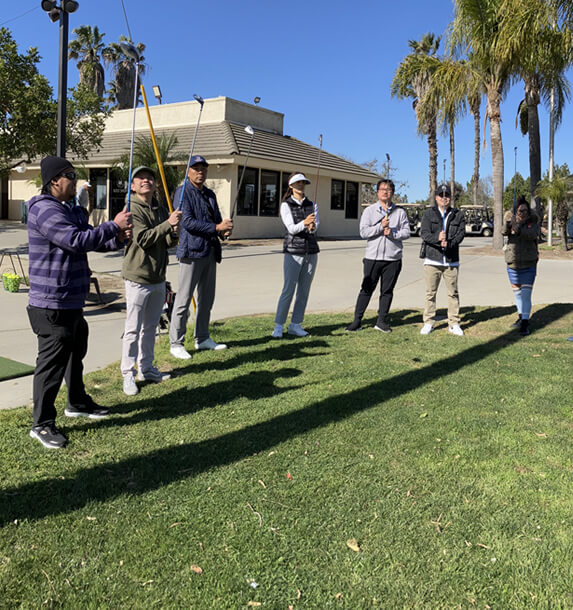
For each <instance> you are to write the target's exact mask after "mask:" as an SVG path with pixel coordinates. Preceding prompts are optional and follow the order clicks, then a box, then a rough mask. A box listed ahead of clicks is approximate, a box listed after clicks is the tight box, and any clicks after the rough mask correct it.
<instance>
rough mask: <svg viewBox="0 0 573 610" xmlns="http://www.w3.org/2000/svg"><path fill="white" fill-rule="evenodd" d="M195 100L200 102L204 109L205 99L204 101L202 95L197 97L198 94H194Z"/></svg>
mask: <svg viewBox="0 0 573 610" xmlns="http://www.w3.org/2000/svg"><path fill="white" fill-rule="evenodd" d="M193 98H194V99H195V100H196V101H197V102H199V103H200V104H201V108H203V104H204V103H205V100H204V99H203V98H202V97H201V96H200V95H197V93H194V94H193Z"/></svg>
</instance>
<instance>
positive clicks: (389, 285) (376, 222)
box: [346, 178, 410, 333]
mask: <svg viewBox="0 0 573 610" xmlns="http://www.w3.org/2000/svg"><path fill="white" fill-rule="evenodd" d="M376 190H377V194H378V201H377V202H376V203H373V204H372V205H370V206H368V207H367V208H366V209H365V210H364V212H363V214H362V217H361V218H360V237H362V239H366V253H365V255H364V259H363V261H362V262H363V264H364V278H363V280H362V286H361V287H360V292H359V293H358V299H357V300H356V307H355V309H354V320H353V321H352V323H351V324H350V325H349V326H347V328H346V330H347V331H355V330H361V329H362V317H363V316H364V312H365V311H366V308H367V307H368V303H370V297H371V296H372V293H373V292H374V290H376V286H377V285H378V281H380V301H379V304H378V319H377V321H376V325H375V326H374V328H375V329H376V330H379V331H381V332H383V333H391V332H392V329H391V328H390V325H389V324H388V319H387V318H388V311H389V310H390V305H391V304H392V297H393V295H394V286H396V282H397V281H398V276H399V275H400V271H401V269H402V248H403V244H402V242H403V241H404V240H405V239H408V237H410V223H409V222H408V216H407V215H406V212H405V211H404V209H403V208H400V207H398V206H396V205H395V204H393V203H392V197H393V196H394V183H393V182H392V180H389V179H387V178H384V179H382V180H380V181H379V182H378V184H377V185H376Z"/></svg>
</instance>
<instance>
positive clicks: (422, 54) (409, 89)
mask: <svg viewBox="0 0 573 610" xmlns="http://www.w3.org/2000/svg"><path fill="white" fill-rule="evenodd" d="M439 45H440V37H439V36H438V37H436V36H435V35H434V34H431V33H428V34H425V35H424V36H423V37H422V39H421V40H419V41H416V40H410V41H409V42H408V46H409V47H410V49H412V52H411V53H410V54H409V55H407V56H406V57H405V58H404V59H403V60H402V62H401V63H400V65H399V66H398V68H397V69H396V72H395V74H394V78H393V80H392V84H391V86H390V89H391V93H392V96H395V97H398V98H399V99H405V98H410V99H412V106H413V108H414V110H415V112H416V120H417V123H418V133H419V134H420V135H423V136H425V137H426V138H427V141H428V154H429V187H430V192H429V197H428V199H429V201H430V203H432V202H433V201H434V192H435V190H436V187H437V176H438V141H437V127H436V121H437V114H438V108H437V107H436V106H433V105H432V104H430V103H429V102H428V103H421V102H422V100H424V98H426V97H427V95H428V91H429V90H430V89H431V87H432V75H433V73H432V69H431V68H428V63H427V62H426V59H427V58H428V57H434V56H435V55H436V53H437V52H438V47H439Z"/></svg>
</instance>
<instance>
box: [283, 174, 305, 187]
mask: <svg viewBox="0 0 573 610" xmlns="http://www.w3.org/2000/svg"><path fill="white" fill-rule="evenodd" d="M295 182H305V183H306V184H310V180H309V179H308V178H307V177H306V176H305V175H304V174H295V175H294V176H293V177H292V178H291V179H290V180H289V181H288V185H289V186H291V184H294V183H295Z"/></svg>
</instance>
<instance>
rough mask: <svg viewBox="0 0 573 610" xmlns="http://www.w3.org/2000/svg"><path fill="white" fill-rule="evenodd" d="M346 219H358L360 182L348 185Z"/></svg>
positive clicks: (348, 183)
mask: <svg viewBox="0 0 573 610" xmlns="http://www.w3.org/2000/svg"><path fill="white" fill-rule="evenodd" d="M344 218H358V182H347V183H346V210H345V212H344Z"/></svg>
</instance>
